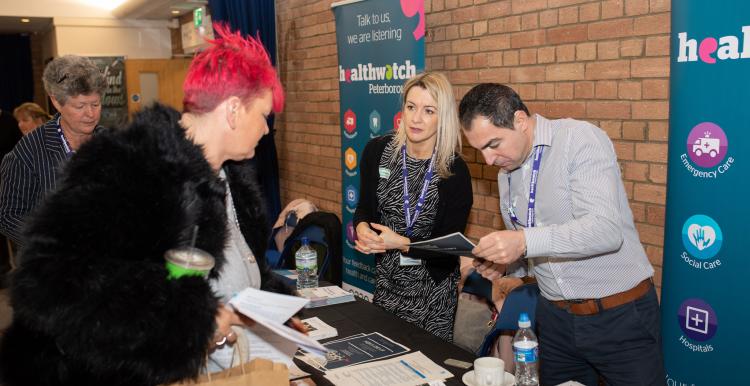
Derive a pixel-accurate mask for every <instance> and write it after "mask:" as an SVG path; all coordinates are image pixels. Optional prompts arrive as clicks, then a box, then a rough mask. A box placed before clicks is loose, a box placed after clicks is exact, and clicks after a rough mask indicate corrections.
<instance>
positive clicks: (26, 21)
mask: <svg viewBox="0 0 750 386" xmlns="http://www.w3.org/2000/svg"><path fill="white" fill-rule="evenodd" d="M21 23H31V20H29V19H27V18H23V19H21Z"/></svg>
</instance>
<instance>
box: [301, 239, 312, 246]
mask: <svg viewBox="0 0 750 386" xmlns="http://www.w3.org/2000/svg"><path fill="white" fill-rule="evenodd" d="M300 242H301V243H302V245H310V240H308V239H307V237H303V238H302V239H300Z"/></svg>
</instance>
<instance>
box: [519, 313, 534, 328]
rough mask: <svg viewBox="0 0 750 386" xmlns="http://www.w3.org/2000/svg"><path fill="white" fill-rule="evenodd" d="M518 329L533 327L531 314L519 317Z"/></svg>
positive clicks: (522, 314) (523, 314)
mask: <svg viewBox="0 0 750 386" xmlns="http://www.w3.org/2000/svg"><path fill="white" fill-rule="evenodd" d="M518 327H521V328H529V327H531V320H529V314H527V313H525V312H522V313H521V315H519V316H518Z"/></svg>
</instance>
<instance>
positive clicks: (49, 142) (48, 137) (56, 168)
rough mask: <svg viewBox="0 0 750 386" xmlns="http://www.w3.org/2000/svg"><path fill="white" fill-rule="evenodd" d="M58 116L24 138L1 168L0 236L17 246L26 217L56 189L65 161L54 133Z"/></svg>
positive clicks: (64, 154)
mask: <svg viewBox="0 0 750 386" xmlns="http://www.w3.org/2000/svg"><path fill="white" fill-rule="evenodd" d="M59 116H60V114H59V113H58V114H57V115H55V116H54V117H53V118H52V119H50V120H49V121H47V122H46V123H45V124H44V125H42V126H39V127H38V128H36V129H34V131H32V132H31V133H29V134H28V135H26V136H24V137H23V138H22V139H21V140H20V141H19V142H18V144H16V147H14V148H13V150H12V151H11V152H10V153H8V154H6V155H5V157H4V158H3V160H2V164H1V165H0V233H3V234H4V235H5V236H6V237H8V238H9V239H11V240H12V241H13V242H14V243H16V244H17V245H19V246H20V245H21V243H20V241H21V231H22V227H23V224H24V220H25V218H26V216H27V215H28V214H29V212H31V210H32V209H34V207H36V205H37V204H38V203H39V201H40V200H41V199H42V198H43V197H44V195H45V194H46V193H47V192H48V191H50V190H52V189H54V188H55V181H56V180H57V178H58V176H59V174H60V169H61V167H60V166H61V164H62V163H63V161H65V160H66V158H67V157H66V153H65V148H64V147H63V143H62V140H61V138H60V135H59V134H58V132H57V128H58V118H59Z"/></svg>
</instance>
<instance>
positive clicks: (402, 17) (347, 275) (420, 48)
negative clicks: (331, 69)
mask: <svg viewBox="0 0 750 386" xmlns="http://www.w3.org/2000/svg"><path fill="white" fill-rule="evenodd" d="M332 7H333V12H334V14H335V17H336V41H337V44H338V55H339V67H338V75H339V98H340V101H341V102H340V103H341V110H340V111H341V116H340V119H341V157H342V160H341V161H342V165H341V166H342V167H341V169H342V170H343V175H342V178H341V183H342V187H341V191H342V193H343V196H344V197H343V199H342V210H341V213H342V215H343V216H342V217H343V219H342V220H343V221H342V222H343V227H344V229H343V248H342V251H343V259H344V262H343V282H344V283H343V287H344V288H345V289H347V290H349V291H352V292H354V294H355V295H358V296H359V297H362V298H364V299H367V300H372V294H373V293H374V292H375V259H374V256H372V255H364V254H361V253H359V252H357V251H356V250H354V237H355V232H354V226H353V224H352V217H353V215H354V210H355V209H356V207H357V203H358V200H359V182H360V181H359V178H360V177H359V160H360V158H361V155H362V150H364V148H365V145H366V144H367V142H368V141H369V140H370V139H371V138H375V137H377V136H380V135H383V134H386V133H389V132H391V131H392V130H393V129H394V128H396V127H398V122H399V120H400V119H401V114H400V109H401V102H400V95H401V88H402V86H403V84H404V82H405V81H406V80H407V79H409V78H411V77H412V76H414V75H416V74H417V73H420V72H422V71H424V33H425V20H424V1H423V0H400V1H399V0H371V1H354V2H352V1H344V2H340V3H335V4H333V5H332Z"/></svg>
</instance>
